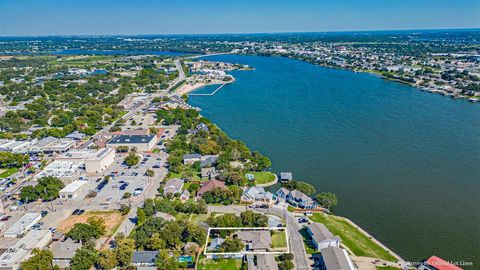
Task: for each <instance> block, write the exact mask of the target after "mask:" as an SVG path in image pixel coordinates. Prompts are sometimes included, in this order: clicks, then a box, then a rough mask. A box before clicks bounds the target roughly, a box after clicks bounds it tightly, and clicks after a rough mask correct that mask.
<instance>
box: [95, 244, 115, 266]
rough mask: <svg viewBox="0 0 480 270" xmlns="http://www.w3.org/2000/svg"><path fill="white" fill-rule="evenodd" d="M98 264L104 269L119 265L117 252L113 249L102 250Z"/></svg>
mask: <svg viewBox="0 0 480 270" xmlns="http://www.w3.org/2000/svg"><path fill="white" fill-rule="evenodd" d="M97 266H98V267H99V268H100V269H103V270H110V269H113V268H115V266H117V253H116V252H115V250H112V249H104V250H102V251H100V253H99V254H98V258H97Z"/></svg>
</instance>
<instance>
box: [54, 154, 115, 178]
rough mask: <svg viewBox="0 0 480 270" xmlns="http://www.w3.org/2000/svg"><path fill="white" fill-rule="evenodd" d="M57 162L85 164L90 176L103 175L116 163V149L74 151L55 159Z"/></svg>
mask: <svg viewBox="0 0 480 270" xmlns="http://www.w3.org/2000/svg"><path fill="white" fill-rule="evenodd" d="M55 160H56V161H60V160H62V161H75V162H81V163H84V164H85V170H86V172H87V173H89V174H96V173H101V172H103V171H104V170H105V169H107V168H108V167H109V166H110V165H112V163H113V162H115V149H112V148H100V149H98V150H94V149H72V150H70V151H68V152H66V153H64V154H61V155H59V156H57V157H56V158H55Z"/></svg>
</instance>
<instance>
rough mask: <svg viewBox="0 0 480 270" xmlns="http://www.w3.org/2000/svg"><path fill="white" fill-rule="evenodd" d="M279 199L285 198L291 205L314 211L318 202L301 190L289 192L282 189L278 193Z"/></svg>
mask: <svg viewBox="0 0 480 270" xmlns="http://www.w3.org/2000/svg"><path fill="white" fill-rule="evenodd" d="M276 195H277V198H284V199H285V200H286V201H287V202H288V203H289V204H291V205H292V206H295V207H300V208H303V209H313V208H315V207H317V202H316V201H315V200H313V199H312V198H310V197H309V196H307V195H305V194H304V193H303V192H301V191H299V190H296V189H295V190H292V191H289V190H287V189H285V188H280V189H279V190H278V191H277V192H276Z"/></svg>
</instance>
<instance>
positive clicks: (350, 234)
mask: <svg viewBox="0 0 480 270" xmlns="http://www.w3.org/2000/svg"><path fill="white" fill-rule="evenodd" d="M310 219H311V220H312V221H316V222H320V223H323V224H325V226H326V227H327V228H328V229H329V230H330V231H331V232H332V233H333V234H334V235H338V236H340V238H341V239H342V243H343V244H344V245H345V246H347V247H348V248H349V249H350V250H351V251H352V252H353V253H354V254H355V255H357V256H365V257H372V258H379V259H384V260H387V261H392V262H396V261H397V259H396V258H395V257H393V256H392V255H391V254H390V253H389V252H388V251H386V250H385V249H383V248H382V247H380V246H379V245H377V244H376V243H375V242H373V241H372V239H370V238H369V237H368V236H366V235H365V234H363V233H362V232H360V231H359V230H358V229H357V228H355V227H354V226H352V225H351V224H350V223H349V222H348V221H346V220H345V219H344V218H342V217H338V216H331V215H326V214H319V213H317V214H314V215H313V216H312V217H311V218H310Z"/></svg>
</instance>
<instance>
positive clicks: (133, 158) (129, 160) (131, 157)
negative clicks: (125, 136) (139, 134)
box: [123, 152, 140, 166]
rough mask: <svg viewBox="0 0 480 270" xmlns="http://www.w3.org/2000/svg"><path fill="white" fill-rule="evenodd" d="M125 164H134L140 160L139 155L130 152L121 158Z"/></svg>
mask: <svg viewBox="0 0 480 270" xmlns="http://www.w3.org/2000/svg"><path fill="white" fill-rule="evenodd" d="M123 162H125V164H127V166H135V165H137V164H138V163H139V162H140V157H139V156H138V155H137V154H135V153H134V152H130V153H129V154H128V155H127V156H126V157H125V159H124V160H123Z"/></svg>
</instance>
